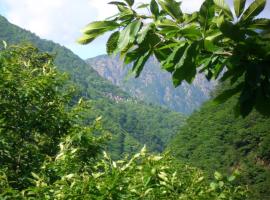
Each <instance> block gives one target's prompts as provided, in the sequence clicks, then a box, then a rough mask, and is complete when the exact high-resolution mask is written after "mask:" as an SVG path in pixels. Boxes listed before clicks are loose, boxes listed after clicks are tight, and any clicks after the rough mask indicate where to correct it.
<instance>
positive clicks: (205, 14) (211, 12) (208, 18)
mask: <svg viewBox="0 0 270 200" xmlns="http://www.w3.org/2000/svg"><path fill="white" fill-rule="evenodd" d="M214 16H215V7H214V2H213V0H205V1H204V3H203V4H202V5H201V8H200V11H199V22H200V24H201V26H202V27H203V29H204V30H207V29H208V27H209V23H211V22H212V18H213V17H214Z"/></svg>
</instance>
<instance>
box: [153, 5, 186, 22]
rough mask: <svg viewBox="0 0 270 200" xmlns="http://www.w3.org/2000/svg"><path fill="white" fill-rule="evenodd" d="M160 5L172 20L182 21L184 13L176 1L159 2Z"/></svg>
mask: <svg viewBox="0 0 270 200" xmlns="http://www.w3.org/2000/svg"><path fill="white" fill-rule="evenodd" d="M158 3H159V5H160V6H161V8H162V9H163V10H164V11H166V12H167V13H168V14H169V15H170V16H171V17H172V18H174V19H176V20H177V21H181V19H182V15H183V13H182V11H181V9H180V3H178V2H176V1H175V0H158Z"/></svg>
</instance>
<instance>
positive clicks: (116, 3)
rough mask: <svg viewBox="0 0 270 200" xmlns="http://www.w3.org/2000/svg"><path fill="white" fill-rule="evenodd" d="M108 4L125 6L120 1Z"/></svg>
mask: <svg viewBox="0 0 270 200" xmlns="http://www.w3.org/2000/svg"><path fill="white" fill-rule="evenodd" d="M108 4H112V5H121V6H126V4H125V3H123V2H121V1H111V2H109V3H108Z"/></svg>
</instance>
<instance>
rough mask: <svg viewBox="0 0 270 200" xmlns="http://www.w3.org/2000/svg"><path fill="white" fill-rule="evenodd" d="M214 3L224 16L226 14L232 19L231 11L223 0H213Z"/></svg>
mask: <svg viewBox="0 0 270 200" xmlns="http://www.w3.org/2000/svg"><path fill="white" fill-rule="evenodd" d="M214 3H215V5H216V6H217V7H218V8H220V9H221V10H222V11H223V12H224V14H225V15H226V16H228V17H229V18H230V19H231V20H232V19H233V14H232V12H231V9H230V7H229V6H228V4H227V3H226V2H225V0H214Z"/></svg>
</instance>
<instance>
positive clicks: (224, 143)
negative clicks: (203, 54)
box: [169, 85, 270, 200]
mask: <svg viewBox="0 0 270 200" xmlns="http://www.w3.org/2000/svg"><path fill="white" fill-rule="evenodd" d="M221 88H223V89H221ZM224 88H226V87H224V85H222V87H221V86H220V90H224ZM236 99H237V95H236V96H234V97H233V98H232V99H230V100H229V101H228V102H226V103H223V104H221V105H217V103H216V102H214V101H213V100H211V101H209V102H207V103H205V104H204V105H203V106H202V107H201V109H200V110H199V111H197V112H195V113H193V114H192V115H191V117H190V118H189V119H188V120H187V124H186V125H185V126H184V127H183V128H181V129H180V131H179V134H177V136H176V137H175V138H174V139H173V142H172V143H171V144H170V145H169V149H170V151H171V153H172V154H173V155H174V156H175V157H176V158H178V159H179V160H181V161H184V162H186V163H190V164H191V165H193V166H197V167H199V168H202V169H204V170H205V171H207V172H208V173H209V174H211V173H212V172H214V171H216V170H218V171H221V172H223V173H229V172H231V171H232V170H235V169H238V170H239V171H240V173H241V175H242V179H241V180H240V181H241V183H244V184H247V185H249V186H250V189H251V191H252V195H253V196H252V199H262V200H268V199H270V187H269V186H270V157H269V156H270V119H269V117H265V116H262V115H260V114H259V113H258V112H255V111H254V112H252V113H251V114H250V115H249V116H248V117H246V118H242V117H235V114H234V112H233V106H234V105H235V103H236Z"/></svg>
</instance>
